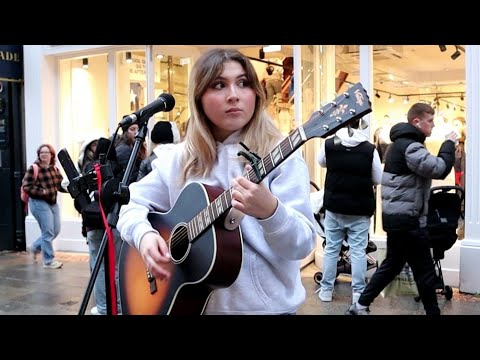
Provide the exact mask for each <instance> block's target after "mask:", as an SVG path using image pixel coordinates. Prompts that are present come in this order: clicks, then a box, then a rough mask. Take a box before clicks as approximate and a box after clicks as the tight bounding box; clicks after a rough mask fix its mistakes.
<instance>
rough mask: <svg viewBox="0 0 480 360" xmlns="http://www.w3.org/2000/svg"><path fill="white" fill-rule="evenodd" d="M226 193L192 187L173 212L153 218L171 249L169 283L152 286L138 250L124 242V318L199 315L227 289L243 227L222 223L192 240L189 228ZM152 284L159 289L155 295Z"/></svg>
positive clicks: (233, 275)
mask: <svg viewBox="0 0 480 360" xmlns="http://www.w3.org/2000/svg"><path fill="white" fill-rule="evenodd" d="M223 191H224V190H223V189H220V188H215V187H212V186H208V185H203V184H200V183H191V184H189V185H188V186H186V187H185V189H184V190H183V191H182V193H181V194H180V196H179V198H178V200H177V201H176V203H175V205H174V206H173V208H172V209H171V210H170V211H169V212H167V213H160V212H151V213H150V214H149V215H148V220H149V221H150V223H151V224H152V226H153V228H155V229H156V230H157V231H158V232H159V233H160V235H161V236H162V237H163V238H164V239H165V240H166V241H167V242H168V244H169V246H170V252H171V254H172V261H171V262H170V265H169V267H170V271H171V274H172V276H171V277H170V279H169V280H168V281H167V280H160V279H153V280H152V282H150V281H149V280H148V277H147V269H146V267H145V263H144V261H143V259H142V257H141V255H140V253H139V252H138V250H137V249H136V248H134V247H132V246H130V245H128V244H127V243H126V242H124V243H123V245H122V250H121V254H120V263H119V281H120V295H121V302H122V313H123V314H125V315H140V314H142V315H167V314H171V315H200V314H202V313H203V311H204V309H205V306H206V304H207V301H208V298H209V297H210V295H211V293H212V291H213V290H215V289H219V288H225V287H228V286H230V285H231V284H232V283H233V282H234V281H235V279H236V278H237V276H238V274H239V272H240V268H241V265H242V255H243V240H242V235H241V231H240V228H236V229H234V230H230V231H229V230H226V229H225V228H224V227H223V226H222V222H221V221H216V222H214V223H213V224H212V225H211V226H209V227H208V228H207V229H206V230H205V231H203V232H202V233H200V235H198V236H197V237H196V238H195V239H193V240H190V241H189V239H188V237H189V236H188V235H187V227H186V226H185V225H186V224H187V223H188V222H189V221H190V220H192V219H193V218H194V217H195V216H196V215H197V214H198V213H200V212H201V211H202V210H203V209H205V208H206V207H207V206H208V205H209V204H210V203H211V202H212V201H213V200H214V199H215V198H217V197H218V196H219V195H220V194H221V193H222V192H223ZM219 220H220V219H219ZM152 283H153V284H152ZM152 285H153V289H154V291H151V289H152Z"/></svg>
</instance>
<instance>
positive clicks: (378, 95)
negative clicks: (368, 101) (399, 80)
mask: <svg viewBox="0 0 480 360" xmlns="http://www.w3.org/2000/svg"><path fill="white" fill-rule="evenodd" d="M375 96H376V97H377V99H380V94H379V93H378V90H377V92H376V94H375Z"/></svg>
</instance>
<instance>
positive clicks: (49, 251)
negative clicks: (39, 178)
mask: <svg viewBox="0 0 480 360" xmlns="http://www.w3.org/2000/svg"><path fill="white" fill-rule="evenodd" d="M28 206H29V207H30V211H31V212H32V215H33V217H34V218H35V220H37V222H38V225H39V226H40V231H41V233H42V234H41V235H40V236H39V237H38V239H37V240H35V241H34V242H33V244H32V251H33V252H38V251H39V250H41V251H42V256H43V263H44V264H50V263H51V262H52V261H53V260H54V259H55V253H54V251H53V246H52V242H53V240H54V239H55V238H56V237H57V236H58V234H59V233H60V210H59V207H58V204H53V205H50V204H49V203H47V202H46V201H44V200H39V199H32V198H29V200H28Z"/></svg>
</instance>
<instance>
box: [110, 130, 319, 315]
mask: <svg viewBox="0 0 480 360" xmlns="http://www.w3.org/2000/svg"><path fill="white" fill-rule="evenodd" d="M183 146H185V143H180V144H176V145H173V146H169V147H161V148H160V149H159V151H158V152H156V153H157V155H158V158H157V159H156V160H154V161H153V163H152V168H153V169H152V171H151V172H150V173H149V174H148V175H147V176H145V177H144V178H143V179H142V181H139V182H135V183H133V184H131V185H130V202H129V203H128V204H127V205H124V206H122V208H121V210H120V219H119V221H118V224H117V228H118V230H119V231H120V233H121V235H122V238H123V239H124V240H125V241H127V242H128V243H129V244H131V245H134V246H135V247H137V248H138V246H139V243H140V239H141V238H142V236H143V235H144V234H145V233H147V232H152V231H153V232H156V230H154V229H153V228H152V226H151V224H150V223H149V221H148V220H147V215H148V213H149V211H152V210H155V211H160V212H167V211H169V210H170V209H171V208H172V207H173V206H174V205H175V202H176V200H177V198H178V197H179V195H180V193H181V191H182V189H183V187H184V186H180V185H179V181H178V178H179V176H180V173H181V167H180V165H179V164H180V157H181V154H182V149H183ZM241 149H242V148H241V147H240V145H239V144H238V132H236V133H233V134H232V135H230V136H229V137H228V138H227V139H226V140H225V141H224V142H223V143H220V142H217V161H216V162H215V165H214V167H213V169H212V172H211V175H210V176H209V177H208V178H202V179H189V180H188V182H187V183H191V182H194V181H198V182H201V183H203V184H207V185H212V186H217V187H221V188H223V189H228V188H230V187H231V180H232V179H233V178H235V177H237V176H242V174H243V164H242V163H241V162H240V161H239V160H238V155H237V153H238V152H239V150H241ZM309 181H310V180H309V174H308V169H307V166H306V164H305V161H304V159H303V157H302V155H301V153H300V151H296V152H295V153H294V154H292V155H291V156H290V157H289V158H288V159H286V160H285V161H284V162H283V163H282V164H280V165H279V166H278V167H277V168H276V169H275V170H273V171H272V172H271V173H270V174H269V175H268V176H267V177H266V178H265V179H264V180H263V181H262V183H263V184H265V186H268V187H269V189H270V190H271V191H272V193H273V194H274V195H275V196H276V197H277V198H278V200H279V201H278V207H277V209H276V211H275V213H274V214H273V215H272V216H271V217H270V218H268V219H263V220H258V219H255V218H253V217H251V216H245V218H244V219H243V220H242V222H241V230H242V236H243V241H244V243H243V245H244V247H243V261H242V266H241V270H240V274H239V275H238V277H237V279H236V281H235V282H234V283H233V284H232V285H231V286H230V287H228V288H223V289H219V290H216V291H214V292H213V293H212V296H211V297H210V299H209V301H208V305H207V308H206V310H205V314H256V315H261V314H272V315H273V314H285V313H293V312H296V311H297V309H298V308H299V306H300V305H301V304H302V303H303V302H304V301H305V295H306V292H305V288H304V287H303V285H302V280H301V276H300V260H302V259H304V258H305V257H306V256H307V255H308V254H310V252H311V251H312V250H313V248H314V246H315V241H316V234H315V227H314V225H313V224H314V218H313V211H312V207H311V204H310V200H309V195H310V182H309ZM192 201H193V199H192ZM220 256H221V255H220Z"/></svg>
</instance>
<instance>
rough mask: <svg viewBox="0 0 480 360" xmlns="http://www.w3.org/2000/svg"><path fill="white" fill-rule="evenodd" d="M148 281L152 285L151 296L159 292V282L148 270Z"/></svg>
mask: <svg viewBox="0 0 480 360" xmlns="http://www.w3.org/2000/svg"><path fill="white" fill-rule="evenodd" d="M147 280H148V282H149V283H150V295H153V294H155V293H156V292H157V282H156V281H155V278H154V277H153V275H152V273H151V272H150V271H148V270H147Z"/></svg>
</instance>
